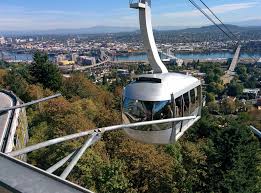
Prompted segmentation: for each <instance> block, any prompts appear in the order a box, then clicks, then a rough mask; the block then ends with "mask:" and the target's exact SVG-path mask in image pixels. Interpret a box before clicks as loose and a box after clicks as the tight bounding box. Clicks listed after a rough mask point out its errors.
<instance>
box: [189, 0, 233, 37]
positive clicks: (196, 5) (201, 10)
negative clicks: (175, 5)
mask: <svg viewBox="0 0 261 193" xmlns="http://www.w3.org/2000/svg"><path fill="white" fill-rule="evenodd" d="M189 1H190V3H191V4H192V5H194V6H195V7H196V8H197V9H198V10H199V11H200V12H201V13H203V14H204V15H205V16H206V18H208V20H209V21H211V22H212V23H213V24H214V25H215V26H217V27H218V28H219V29H220V30H221V31H222V32H223V33H224V34H225V35H226V36H227V37H228V38H229V39H230V40H232V41H234V40H233V38H232V37H231V36H230V35H229V34H228V33H227V32H226V31H225V30H223V29H222V28H221V27H220V26H219V25H218V24H217V23H216V22H215V21H214V20H213V19H212V18H211V17H210V16H209V15H208V14H207V13H206V12H205V11H204V10H203V9H201V8H200V6H199V5H198V4H197V3H196V2H195V1H193V0H189Z"/></svg>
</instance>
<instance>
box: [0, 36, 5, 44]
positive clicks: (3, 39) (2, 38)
mask: <svg viewBox="0 0 261 193" xmlns="http://www.w3.org/2000/svg"><path fill="white" fill-rule="evenodd" d="M0 44H5V38H4V37H3V36H1V37H0Z"/></svg>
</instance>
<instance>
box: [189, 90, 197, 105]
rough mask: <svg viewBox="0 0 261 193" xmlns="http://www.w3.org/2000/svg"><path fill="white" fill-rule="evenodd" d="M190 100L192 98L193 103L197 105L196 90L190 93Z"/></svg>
mask: <svg viewBox="0 0 261 193" xmlns="http://www.w3.org/2000/svg"><path fill="white" fill-rule="evenodd" d="M190 98H191V103H192V104H195V103H196V92H195V89H192V90H191V91H190Z"/></svg>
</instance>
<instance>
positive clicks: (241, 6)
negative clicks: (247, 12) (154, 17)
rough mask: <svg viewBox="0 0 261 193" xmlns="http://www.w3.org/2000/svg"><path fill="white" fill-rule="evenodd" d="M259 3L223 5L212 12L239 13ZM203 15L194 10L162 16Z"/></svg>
mask: <svg viewBox="0 0 261 193" xmlns="http://www.w3.org/2000/svg"><path fill="white" fill-rule="evenodd" d="M257 4H258V3H257V2H249V3H233V4H223V5H218V6H214V7H211V10H212V11H213V12H214V13H216V14H220V13H228V12H232V11H237V10H241V9H248V8H252V7H254V6H255V5H257ZM203 10H204V11H205V12H208V10H207V9H203ZM201 15H202V13H200V12H199V11H198V10H193V11H184V12H175V13H173V12H171V13H164V14H161V16H163V17H184V18H185V17H196V16H201Z"/></svg>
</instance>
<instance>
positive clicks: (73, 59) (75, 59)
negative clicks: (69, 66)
mask: <svg viewBox="0 0 261 193" xmlns="http://www.w3.org/2000/svg"><path fill="white" fill-rule="evenodd" d="M78 57H79V55H78V54H76V53H73V54H72V61H74V62H77V60H78Z"/></svg>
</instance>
